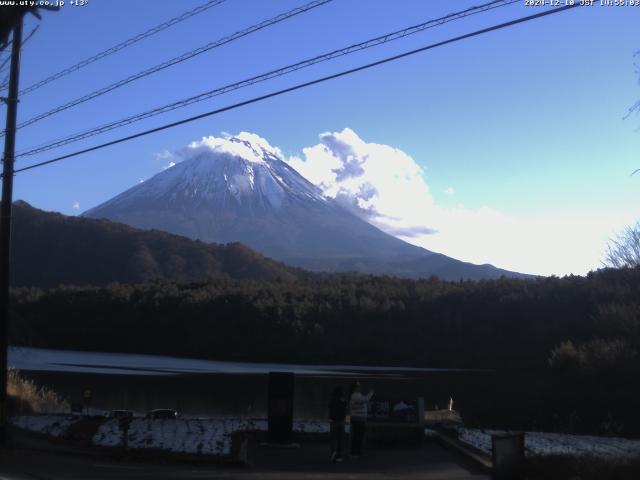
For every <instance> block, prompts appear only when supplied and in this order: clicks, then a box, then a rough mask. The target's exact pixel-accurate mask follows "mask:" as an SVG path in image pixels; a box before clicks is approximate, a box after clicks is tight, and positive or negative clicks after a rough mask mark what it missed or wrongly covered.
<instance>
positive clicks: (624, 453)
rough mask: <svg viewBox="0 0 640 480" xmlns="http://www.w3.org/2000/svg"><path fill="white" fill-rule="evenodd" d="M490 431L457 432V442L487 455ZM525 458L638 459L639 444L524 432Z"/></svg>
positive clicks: (628, 440)
mask: <svg viewBox="0 0 640 480" xmlns="http://www.w3.org/2000/svg"><path fill="white" fill-rule="evenodd" d="M492 433H499V432H498V431H493V430H478V429H469V428H459V429H458V438H459V439H460V440H461V441H462V442H465V443H468V444H469V445H471V446H473V447H475V448H477V449H478V450H481V451H483V452H484V453H486V454H489V455H490V454H491V434H492ZM524 445H525V447H524V448H525V455H526V456H531V457H533V456H549V455H563V456H571V457H582V456H590V457H596V458H601V459H609V460H629V459H637V458H640V440H630V439H627V438H619V437H595V436H587V435H568V434H562V433H545V432H526V433H525V436H524Z"/></svg>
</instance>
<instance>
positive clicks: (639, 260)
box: [604, 222, 640, 268]
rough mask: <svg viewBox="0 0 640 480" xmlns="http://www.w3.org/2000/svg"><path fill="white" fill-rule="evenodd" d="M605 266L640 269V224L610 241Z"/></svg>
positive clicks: (628, 228)
mask: <svg viewBox="0 0 640 480" xmlns="http://www.w3.org/2000/svg"><path fill="white" fill-rule="evenodd" d="M604 265H605V266H607V267H612V268H624V267H629V268H634V267H640V222H638V223H636V224H635V226H632V227H627V228H625V229H624V230H623V231H622V232H621V233H619V234H618V235H617V236H616V238H612V239H611V240H610V241H609V245H608V246H607V254H606V257H605V260H604Z"/></svg>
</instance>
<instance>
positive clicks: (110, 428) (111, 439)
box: [91, 418, 124, 447]
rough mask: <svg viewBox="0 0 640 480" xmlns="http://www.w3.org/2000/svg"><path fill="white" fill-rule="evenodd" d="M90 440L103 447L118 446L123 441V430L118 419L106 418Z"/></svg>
mask: <svg viewBox="0 0 640 480" xmlns="http://www.w3.org/2000/svg"><path fill="white" fill-rule="evenodd" d="M91 442H92V443H93V444H94V445H101V446H103V447H118V446H122V445H123V442H124V431H123V430H122V427H121V426H120V421H119V420H118V419H115V418H112V419H111V420H107V421H106V422H104V423H103V424H102V425H100V427H99V428H98V431H97V432H96V433H95V435H94V436H93V439H92V440H91Z"/></svg>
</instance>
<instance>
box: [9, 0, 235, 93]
mask: <svg viewBox="0 0 640 480" xmlns="http://www.w3.org/2000/svg"><path fill="white" fill-rule="evenodd" d="M225 1H226V0H210V1H208V2H206V3H204V4H202V5H200V6H198V7H196V8H194V9H192V10H189V11H187V12H185V13H183V14H181V15H178V16H177V17H174V18H172V19H170V20H167V21H166V22H163V23H161V24H159V25H156V26H155V27H153V28H150V29H149V30H146V31H144V32H142V33H139V34H138V35H135V36H133V37H131V38H129V39H127V40H125V41H124V42H120V43H118V44H117V45H114V46H113V47H110V48H107V49H106V50H103V51H101V52H99V53H96V54H95V55H93V56H91V57H89V58H86V59H84V60H82V61H80V62H78V63H76V64H74V65H71V66H70V67H68V68H65V69H64V70H60V71H59V72H57V73H55V74H53V75H51V76H49V77H47V78H45V79H43V80H40V81H39V82H37V83H34V84H33V85H31V86H29V87H27V88H25V89H23V90H21V91H20V95H26V94H27V93H30V92H33V91H34V90H37V89H39V88H41V87H43V86H45V85H47V84H49V83H51V82H53V81H55V80H58V79H60V78H62V77H65V76H67V75H69V74H71V73H73V72H76V71H78V70H80V69H81V68H84V67H86V66H87V65H90V64H92V63H93V62H97V61H98V60H101V59H103V58H105V57H108V56H109V55H112V54H114V53H116V52H119V51H120V50H122V49H124V48H127V47H130V46H131V45H133V44H134V43H138V42H139V41H141V40H144V39H145V38H148V37H150V36H152V35H155V34H156V33H159V32H161V31H163V30H166V29H167V28H169V27H172V26H173V25H176V24H178V23H180V22H183V21H185V20H187V19H189V18H191V17H193V16H195V15H198V14H200V13H203V12H205V11H207V10H209V9H210V8H213V7H216V6H218V5H220V4H221V3H224V2H225Z"/></svg>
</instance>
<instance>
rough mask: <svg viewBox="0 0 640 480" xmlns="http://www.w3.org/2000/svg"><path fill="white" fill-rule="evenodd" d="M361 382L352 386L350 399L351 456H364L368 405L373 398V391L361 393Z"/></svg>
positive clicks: (356, 382)
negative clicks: (365, 393) (363, 447)
mask: <svg viewBox="0 0 640 480" xmlns="http://www.w3.org/2000/svg"><path fill="white" fill-rule="evenodd" d="M360 389H361V387H360V382H358V381H357V380H356V381H355V382H353V384H352V385H351V396H350V397H349V411H350V412H351V456H352V457H359V456H361V455H362V445H363V443H364V431H365V426H366V422H367V403H369V400H371V397H373V390H370V391H369V393H368V394H367V395H363V394H362V393H361V392H360Z"/></svg>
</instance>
